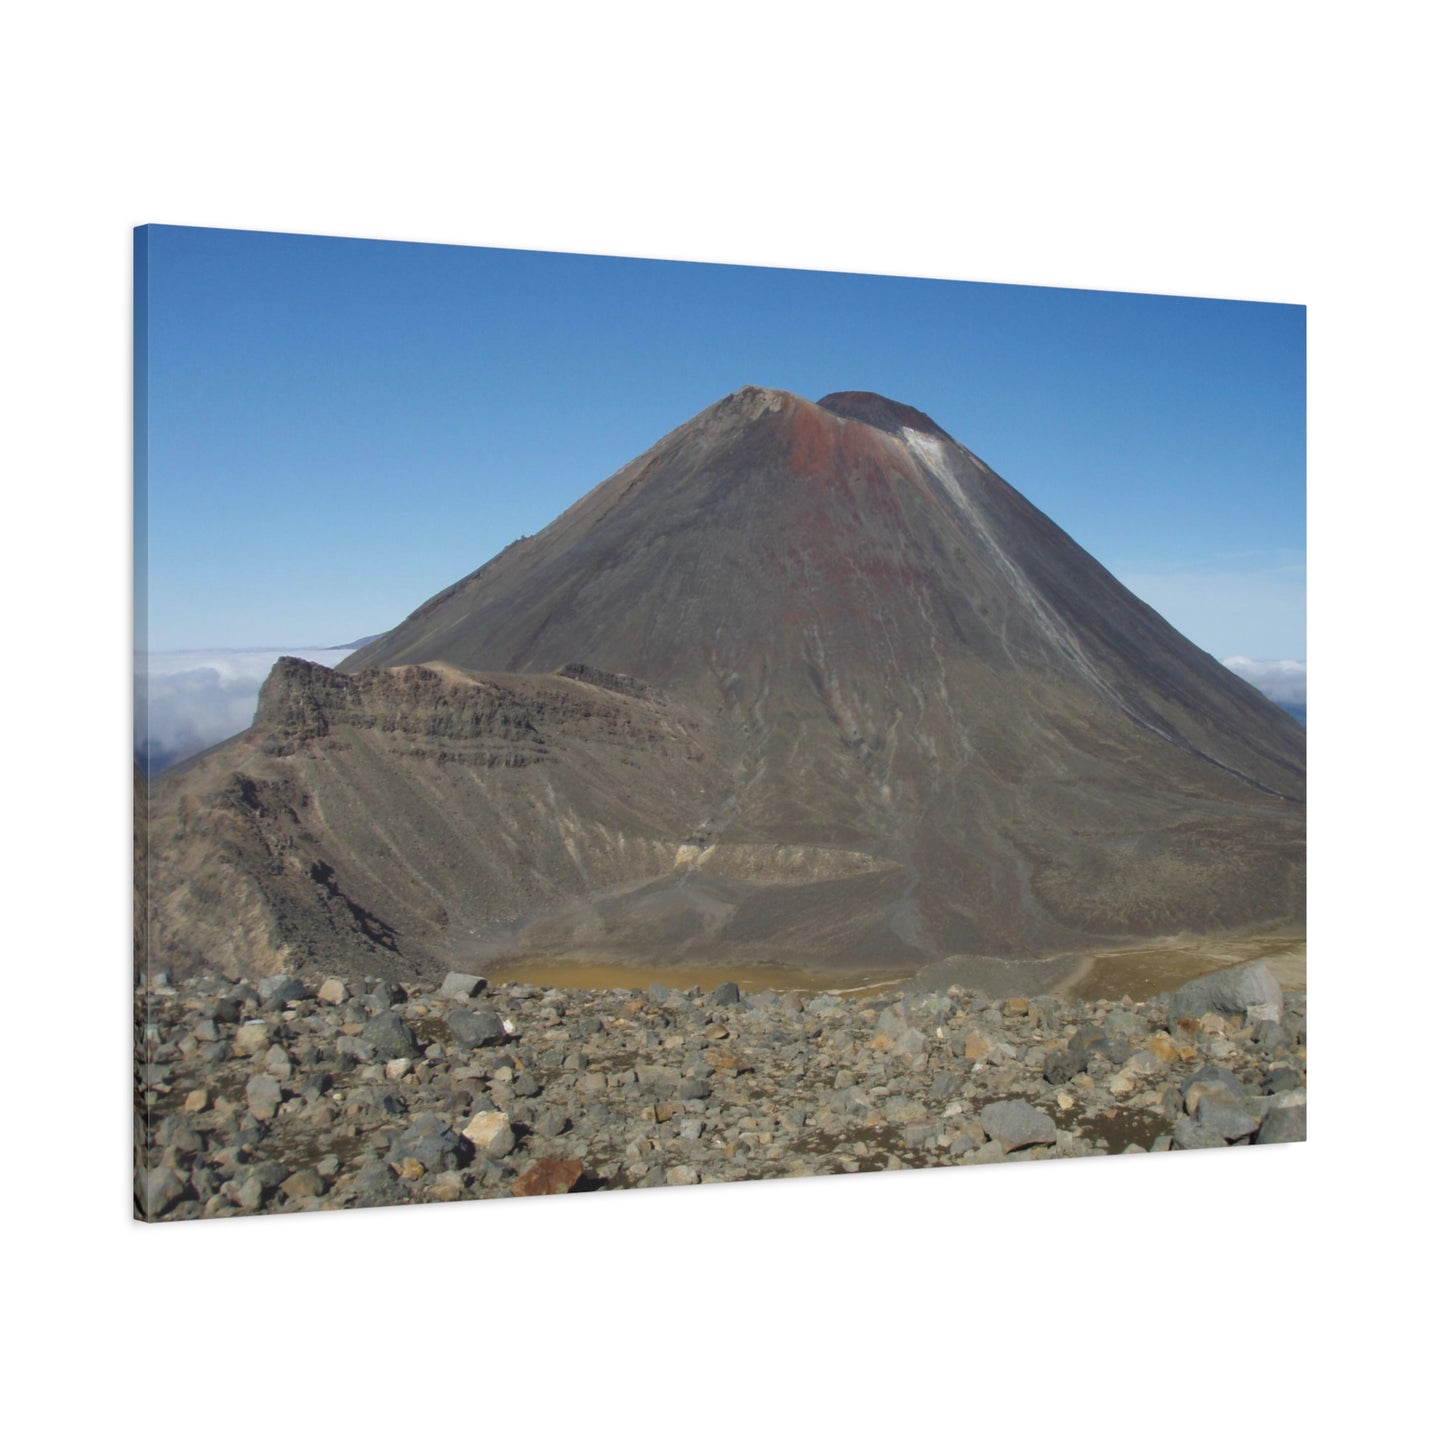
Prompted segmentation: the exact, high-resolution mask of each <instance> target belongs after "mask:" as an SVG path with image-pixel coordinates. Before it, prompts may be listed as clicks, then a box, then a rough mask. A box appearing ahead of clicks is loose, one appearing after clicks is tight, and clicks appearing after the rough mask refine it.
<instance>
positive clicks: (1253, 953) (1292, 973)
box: [1059, 934, 1305, 999]
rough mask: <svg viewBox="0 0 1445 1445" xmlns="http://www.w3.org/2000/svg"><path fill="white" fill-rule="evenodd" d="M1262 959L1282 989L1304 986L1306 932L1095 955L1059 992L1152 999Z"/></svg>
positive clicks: (1165, 943)
mask: <svg viewBox="0 0 1445 1445" xmlns="http://www.w3.org/2000/svg"><path fill="white" fill-rule="evenodd" d="M1257 958H1262V959H1263V960H1264V961H1265V963H1267V964H1268V965H1269V970H1270V972H1271V973H1273V974H1274V976H1275V977H1276V978H1277V979H1278V980H1279V983H1280V987H1281V988H1285V989H1292V990H1293V989H1299V990H1303V989H1304V987H1305V939H1304V935H1303V934H1291V935H1284V934H1268V935H1263V936H1260V935H1253V936H1250V937H1239V938H1196V939H1184V938H1174V939H1156V940H1155V941H1153V942H1151V943H1146V944H1140V945H1139V946H1138V947H1135V948H1118V949H1111V950H1109V951H1108V952H1107V953H1095V954H1092V955H1090V957H1089V958H1088V960H1086V962H1085V965H1084V967H1083V968H1082V969H1080V971H1079V972H1078V973H1076V974H1075V975H1074V976H1073V977H1072V978H1071V979H1070V980H1069V981H1068V983H1067V984H1065V985H1064V986H1063V987H1062V988H1061V989H1060V990H1059V991H1060V992H1061V993H1065V994H1071V995H1073V997H1075V998H1087V999H1095V998H1122V997H1123V996H1124V995H1125V994H1128V995H1129V997H1130V998H1133V999H1145V998H1149V997H1151V996H1152V995H1154V994H1157V993H1166V992H1169V991H1171V990H1173V989H1176V988H1179V987H1180V986H1181V985H1182V984H1186V983H1188V982H1189V980H1190V979H1191V978H1199V977H1200V976H1201V975H1203V974H1206V973H1215V972H1217V971H1218V970H1219V969H1223V968H1235V967H1237V966H1238V965H1239V964H1242V963H1252V962H1253V961H1254V960H1255V959H1257Z"/></svg>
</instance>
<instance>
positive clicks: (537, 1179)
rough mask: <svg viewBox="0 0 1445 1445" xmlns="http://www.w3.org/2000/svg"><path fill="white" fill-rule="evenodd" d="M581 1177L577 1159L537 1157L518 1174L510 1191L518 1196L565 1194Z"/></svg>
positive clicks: (579, 1161)
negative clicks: (529, 1166) (534, 1161)
mask: <svg viewBox="0 0 1445 1445" xmlns="http://www.w3.org/2000/svg"><path fill="white" fill-rule="evenodd" d="M581 1177H582V1162H581V1160H579V1159H552V1158H546V1159H539V1160H538V1161H537V1162H536V1163H535V1164H533V1165H532V1167H531V1168H530V1169H528V1170H526V1171H525V1173H523V1174H522V1175H520V1176H519V1178H518V1179H517V1182H516V1183H515V1184H513V1185H512V1193H513V1194H515V1195H517V1196H518V1197H519V1198H522V1197H530V1196H532V1195H538V1194H567V1193H569V1192H570V1191H571V1190H572V1189H573V1187H574V1186H575V1185H576V1183H577V1181H578V1180H579V1179H580V1178H581Z"/></svg>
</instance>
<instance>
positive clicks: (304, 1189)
mask: <svg viewBox="0 0 1445 1445" xmlns="http://www.w3.org/2000/svg"><path fill="white" fill-rule="evenodd" d="M281 1192H282V1193H283V1194H284V1195H285V1196H286V1197H287V1199H315V1198H316V1197H317V1195H319V1194H325V1193H326V1181H325V1180H324V1179H323V1178H322V1177H321V1175H320V1174H319V1173H317V1171H316V1170H315V1169H298V1170H297V1171H296V1172H295V1173H294V1174H292V1175H290V1176H289V1177H288V1178H286V1179H283V1180H282V1181H281Z"/></svg>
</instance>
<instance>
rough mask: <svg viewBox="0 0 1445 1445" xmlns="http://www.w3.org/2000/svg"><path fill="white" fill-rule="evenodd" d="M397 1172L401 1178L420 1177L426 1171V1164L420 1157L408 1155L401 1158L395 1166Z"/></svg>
mask: <svg viewBox="0 0 1445 1445" xmlns="http://www.w3.org/2000/svg"><path fill="white" fill-rule="evenodd" d="M396 1172H397V1173H398V1174H400V1175H401V1177H402V1178H403V1179H420V1178H421V1176H422V1175H423V1174H425V1173H426V1165H425V1164H423V1163H422V1162H421V1160H420V1159H413V1158H411V1157H410V1156H408V1157H407V1158H405V1159H403V1160H402V1161H401V1164H400V1165H399V1166H398V1167H397V1171H396Z"/></svg>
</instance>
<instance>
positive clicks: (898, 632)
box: [151, 388, 1304, 972]
mask: <svg viewBox="0 0 1445 1445" xmlns="http://www.w3.org/2000/svg"><path fill="white" fill-rule="evenodd" d="M1303 738H1304V735H1303V732H1302V730H1301V729H1300V728H1299V727H1298V726H1297V725H1296V724H1295V723H1294V722H1293V721H1292V720H1291V719H1290V718H1289V717H1288V716H1286V715H1285V714H1284V713H1283V712H1282V711H1281V710H1279V709H1278V708H1275V707H1274V706H1273V704H1271V703H1269V702H1267V701H1266V700H1265V699H1264V698H1263V697H1261V696H1260V695H1259V694H1258V693H1257V692H1255V691H1254V690H1253V689H1252V688H1250V687H1248V685H1247V684H1245V683H1243V682H1242V681H1240V680H1239V679H1238V678H1236V677H1235V676H1234V675H1233V674H1232V673H1230V672H1228V671H1227V670H1226V669H1224V668H1223V667H1222V666H1221V665H1220V664H1218V663H1217V662H1215V661H1214V660H1213V659H1212V658H1209V657H1207V656H1206V655H1205V654H1203V653H1202V652H1200V651H1199V649H1197V648H1195V647H1193V645H1192V644H1190V643H1188V642H1187V641H1186V640H1185V639H1184V638H1182V637H1180V636H1179V635H1178V634H1177V633H1175V632H1174V631H1173V630H1172V629H1170V628H1169V627H1168V625H1167V624H1166V623H1164V621H1163V620H1162V619H1161V618H1159V617H1158V615H1157V614H1155V613H1154V612H1152V611H1151V610H1150V609H1149V608H1147V607H1145V606H1144V605H1143V604H1142V603H1140V602H1139V601H1138V600H1137V599H1136V598H1134V597H1132V596H1131V595H1130V594H1129V593H1128V592H1127V591H1126V590H1125V589H1124V588H1123V587H1122V586H1120V584H1119V583H1118V582H1117V581H1116V580H1115V579H1114V578H1112V577H1111V576H1110V575H1109V574H1108V573H1107V572H1106V571H1105V570H1104V569H1103V568H1101V567H1100V566H1099V565H1098V564H1097V563H1096V562H1095V561H1094V560H1093V559H1092V558H1091V557H1089V556H1088V555H1087V554H1086V553H1084V552H1083V551H1082V550H1081V549H1080V548H1079V547H1077V546H1076V545H1075V544H1074V543H1073V542H1072V541H1071V540H1070V539H1069V538H1067V537H1066V536H1064V534H1063V533H1062V532H1060V531H1059V530H1058V528H1056V527H1054V526H1053V524H1052V523H1051V522H1049V521H1048V519H1047V518H1045V517H1043V516H1042V515H1041V514H1040V513H1039V512H1037V510H1036V509H1034V508H1033V507H1031V506H1030V505H1029V504H1028V503H1027V502H1026V501H1025V500H1024V499H1023V498H1022V497H1020V496H1019V495H1018V493H1017V492H1015V491H1014V490H1013V489H1012V488H1011V487H1009V486H1008V485H1007V483H1005V482H1004V481H1003V480H1002V479H1001V478H998V477H997V476H996V475H995V474H994V473H993V472H991V471H990V470H989V469H988V468H987V467H986V466H985V465H984V464H983V463H982V462H981V461H979V459H978V458H977V457H975V456H973V454H972V453H970V452H968V451H967V450H966V449H965V448H963V447H961V446H959V445H958V444H957V443H956V442H955V441H953V439H952V438H950V437H949V436H948V435H947V433H946V432H944V431H943V430H942V429H941V428H940V427H939V426H938V425H937V424H936V423H935V422H933V421H932V420H931V419H930V418H928V417H926V416H924V415H923V414H922V413H921V412H917V411H916V410H914V409H913V408H909V407H904V406H900V405H899V404H897V403H894V402H890V401H888V400H887V399H885V398H881V397H876V396H873V395H871V394H869V393H840V394H835V395H834V396H831V397H826V398H824V399H823V401H822V402H820V403H818V404H813V403H810V402H806V401H803V400H802V399H801V398H798V397H793V396H790V395H789V394H787V393H784V392H775V391H767V390H763V389H760V388H744V389H743V390H742V391H740V392H738V393H735V394H734V395H733V396H731V397H727V398H724V399H723V401H721V402H719V403H717V404H716V405H715V406H713V407H710V408H708V409H707V411H705V412H703V413H702V414H700V416H699V417H697V418H694V419H693V421H692V422H690V423H688V424H686V425H685V426H683V427H680V428H679V429H678V430H677V431H675V432H673V433H671V434H670V435H669V436H668V437H665V438H663V440H662V441H660V442H659V443H658V444H657V446H655V447H654V448H652V449H651V450H650V451H649V452H647V453H646V454H644V456H642V457H640V458H638V459H637V461H635V462H633V463H631V464H630V465H629V466H627V467H624V468H623V469H622V470H621V471H620V472H618V473H616V474H615V475H614V476H613V477H611V478H609V479H608V480H607V481H606V482H604V483H603V484H602V485H601V486H599V487H598V488H596V489H595V490H594V491H593V492H591V493H589V494H588V495H587V496H586V497H584V498H583V499H582V500H581V501H579V502H578V503H577V504H576V505H575V506H574V507H572V508H570V509H569V510H568V511H567V512H565V513H564V514H563V515H562V516H561V517H559V518H558V519H557V521H556V522H555V523H553V524H552V526H551V527H549V528H547V529H546V530H544V531H543V532H541V533H539V534H537V536H535V537H532V538H528V539H526V540H525V541H524V542H522V543H518V544H515V545H514V546H513V547H510V548H508V549H507V550H506V551H505V552H504V553H502V554H501V555H500V556H499V557H497V558H496V559H494V560H493V561H492V562H491V563H489V564H488V565H487V566H485V567H483V568H481V569H480V570H479V571H478V572H476V573H474V574H472V575H471V576H469V577H467V578H464V579H462V580H461V581H460V582H459V583H457V584H456V585H455V586H454V587H452V588H449V589H447V591H446V592H444V593H442V594H440V595H439V596H438V597H436V598H433V599H432V600H431V601H430V602H428V603H426V604H425V605H424V606H423V607H421V608H419V609H418V610H417V612H416V613H414V614H413V615H412V617H410V618H408V619H407V620H406V621H404V622H403V623H402V624H401V625H400V626H399V627H397V628H396V629H395V630H394V631H393V632H392V633H389V634H387V635H386V636H384V637H382V638H379V639H378V640H377V641H375V642H374V643H372V644H371V645H369V646H368V647H366V648H363V649H361V650H360V651H359V652H358V653H356V654H354V655H353V656H352V657H351V658H350V659H349V660H348V661H347V663H346V664H345V665H344V668H343V670H341V671H337V672H333V671H330V670H328V669H326V668H324V667H320V666H318V665H316V664H310V663H304V662H300V661H298V660H296V659H283V660H282V661H281V662H280V663H278V664H277V667H276V669H275V671H274V672H273V673H272V675H271V677H270V678H269V679H268V680H267V683H266V685H265V688H264V689H263V692H262V695H261V702H260V707H259V709H258V713H257V719H256V724H255V726H254V727H253V728H252V729H251V730H250V731H249V732H248V733H246V734H244V735H242V737H241V738H238V739H236V740H233V741H232V742H231V743H228V744H225V745H223V746H222V747H221V748H220V749H217V750H214V751H213V752H212V753H211V754H209V755H207V756H206V757H204V758H202V759H200V760H197V762H196V763H194V764H192V765H188V766H187V767H183V768H181V769H177V770H176V771H175V773H174V774H173V775H170V776H168V777H166V778H164V779H162V780H161V782H160V784H159V786H158V787H157V788H156V789H155V793H154V798H155V801H154V805H153V810H152V818H151V832H152V846H153V849H154V850H155V852H156V857H157V859H158V860H159V861H158V863H157V865H156V867H155V868H154V869H153V876H152V893H153V896H152V899H151V916H152V919H153V930H152V931H153V935H154V938H155V940H156V941H157V946H158V947H159V948H161V949H162V950H163V951H166V952H168V953H169V954H171V955H174V956H175V957H177V958H183V957H186V956H198V957H199V956H205V957H207V958H210V959H212V960H213V961H215V962H219V963H221V964H222V966H224V967H226V968H227V969H228V970H231V971H237V972H244V971H246V970H247V969H248V968H249V969H251V970H253V971H265V970H267V969H272V968H277V967H282V966H289V965H290V963H291V962H292V961H294V960H295V959H297V958H298V957H299V958H304V959H309V960H311V961H314V962H317V963H324V964H325V966H327V967H330V968H333V969H338V970H343V971H346V970H348V969H349V970H351V971H355V970H357V969H370V970H371V971H373V972H377V971H380V972H386V971H388V970H390V971H402V972H404V971H407V970H413V971H417V970H420V971H427V970H431V969H434V968H435V967H438V966H440V962H441V961H443V960H445V961H448V962H452V961H474V962H475V961H480V962H485V961H486V959H487V958H488V957H494V956H496V955H497V954H498V953H505V952H510V953H514V954H525V955H534V954H546V953H552V954H556V953H567V954H581V955H587V956H605V957H626V958H631V959H639V958H640V959H647V960H652V961H656V962H659V963H666V962H669V961H676V960H680V959H694V960H702V959H716V960H718V961H727V960H729V959H733V958H736V959H739V960H742V961H746V960H753V961H761V960H773V961H781V962H793V961H796V962H799V963H806V964H808V965H809V966H812V967H817V966H824V967H834V968H838V969H841V970H847V969H850V968H860V969H861V968H873V967H877V966H878V965H879V964H885V965H887V966H890V967H893V966H897V967H902V968H907V967H910V966H916V965H921V964H924V963H928V962H931V961H933V960H936V959H939V958H942V957H946V956H950V955H954V954H996V955H1003V954H1007V955H1018V956H1030V955H1032V956H1038V955H1041V954H1046V953H1050V952H1057V951H1060V950H1067V949H1070V948H1077V947H1083V946H1087V945H1089V944H1090V943H1095V942H1102V941H1112V940H1118V939H1125V938H1129V937H1141V936H1150V935H1155V934H1163V933H1173V932H1179V931H1184V930H1192V931H1211V930H1218V929H1227V928H1234V927H1241V926H1245V925H1250V926H1259V925H1262V924H1263V925H1268V924H1272V923H1287V922H1292V921H1298V920H1299V919H1300V918H1302V914H1303V887H1304V882H1303V880H1304V818H1303V804H1302V799H1303V796H1304V742H1303Z"/></svg>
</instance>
